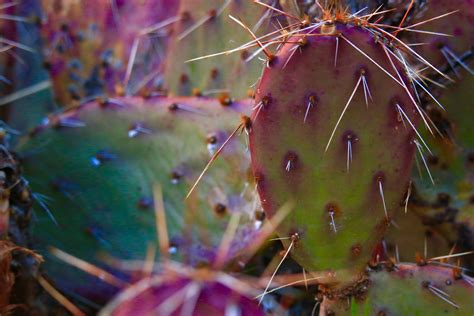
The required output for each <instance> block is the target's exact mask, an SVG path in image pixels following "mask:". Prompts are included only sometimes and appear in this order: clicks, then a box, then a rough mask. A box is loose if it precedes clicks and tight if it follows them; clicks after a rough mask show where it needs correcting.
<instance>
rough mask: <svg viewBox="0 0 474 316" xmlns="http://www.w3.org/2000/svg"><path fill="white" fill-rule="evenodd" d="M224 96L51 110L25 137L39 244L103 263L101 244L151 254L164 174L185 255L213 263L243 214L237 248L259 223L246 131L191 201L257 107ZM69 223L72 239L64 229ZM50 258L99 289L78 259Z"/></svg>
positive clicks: (77, 284)
mask: <svg viewBox="0 0 474 316" xmlns="http://www.w3.org/2000/svg"><path fill="white" fill-rule="evenodd" d="M224 104H225V105H222V104H221V101H219V100H215V99H208V98H194V99H189V98H171V99H168V98H161V97H156V98H151V99H143V98H139V97H126V98H119V99H109V100H105V101H102V102H101V101H92V102H90V103H87V104H84V105H83V106H82V107H80V108H78V109H73V110H71V111H68V112H66V113H64V114H60V115H57V116H51V117H50V118H49V120H48V122H47V125H44V126H41V127H39V128H38V129H36V130H35V131H33V132H32V134H31V137H27V138H26V139H24V140H23V142H22V143H21V144H20V145H19V146H18V151H19V153H20V154H21V156H22V162H23V166H24V169H25V174H26V176H27V177H28V179H29V181H30V183H31V186H32V189H33V190H34V192H35V197H36V198H37V200H38V207H37V208H36V211H37V214H38V221H37V223H35V225H34V227H33V234H34V240H33V241H34V244H35V247H37V248H38V249H41V250H42V251H44V250H45V248H44V247H45V246H48V245H53V246H55V247H57V248H59V249H62V250H65V251H67V252H68V253H72V254H74V255H75V256H77V257H79V258H81V259H84V260H87V261H90V262H92V263H95V264H99V262H98V261H97V256H98V255H99V254H100V253H101V252H102V253H104V252H106V253H108V254H109V255H111V256H115V257H118V258H122V259H141V258H143V257H144V255H145V249H146V247H147V243H149V242H153V241H154V240H155V238H156V232H155V224H154V223H155V220H154V213H153V201H152V197H153V194H152V188H153V185H154V184H156V183H158V184H161V186H162V188H163V196H164V207H165V210H166V212H167V217H168V219H169V220H168V230H169V232H170V238H171V244H172V247H173V252H174V251H175V252H176V253H175V254H174V255H173V258H174V259H175V260H181V261H184V262H186V263H188V264H190V265H200V264H205V263H209V262H210V260H212V259H213V256H214V250H213V249H214V247H215V246H216V242H217V241H218V240H220V237H221V234H222V232H223V230H224V229H225V227H226V223H227V220H228V219H229V217H230V216H231V214H234V213H241V214H242V224H241V228H239V231H241V232H240V233H238V234H241V235H240V236H242V237H241V238H240V239H239V240H238V242H237V244H236V245H234V249H233V250H232V251H231V252H230V254H229V256H232V254H233V252H235V251H237V250H238V249H240V248H241V247H242V246H243V245H245V244H246V243H248V242H249V241H250V240H251V239H252V231H254V230H255V228H258V227H257V226H255V224H254V222H256V221H257V220H256V219H255V215H254V212H255V211H258V210H259V204H258V203H257V201H256V197H255V196H254V194H253V192H252V190H251V189H250V187H251V186H252V184H251V182H249V178H248V177H247V173H248V172H247V171H248V168H249V167H248V164H249V160H248V156H247V155H246V154H245V152H246V151H245V145H244V144H243V139H244V138H242V142H234V143H232V144H231V145H232V147H228V148H226V149H225V150H224V151H223V152H222V153H221V155H222V156H223V159H222V161H219V162H217V163H216V165H215V166H214V168H213V169H212V170H211V173H210V174H209V175H208V176H207V177H205V178H204V179H203V181H202V183H201V184H200V186H199V187H198V191H197V192H196V193H195V194H193V195H192V196H191V197H190V199H189V200H188V201H184V198H185V196H186V193H187V192H188V190H189V188H190V185H191V184H192V182H193V181H194V180H195V178H196V176H197V173H198V172H199V171H200V170H201V168H203V166H204V165H205V164H206V162H207V160H208V159H209V157H210V156H211V155H212V154H213V153H214V152H215V151H216V150H217V149H218V147H219V146H220V145H221V144H222V143H223V142H224V141H225V139H226V138H227V136H228V135H229V133H230V132H231V131H232V129H234V128H235V126H236V125H237V123H238V119H239V115H240V113H245V112H246V111H248V110H247V106H248V103H246V102H237V101H234V102H233V103H232V104H228V103H227V101H226V102H224ZM105 121H107V122H108V123H107V124H104V122H105ZM60 166H61V167H60ZM39 206H42V207H43V210H41V209H40V208H39ZM48 213H49V215H48ZM50 217H51V218H50ZM244 222H246V223H247V224H244ZM191 223H194V225H193V226H192V228H191V229H187V231H183V229H184V227H188V226H189V225H190V224H191ZM65 232H69V233H68V234H69V235H68V238H61V236H63V235H64V233H65ZM45 255H46V254H45ZM48 259H50V260H49V261H48V262H47V263H46V265H45V268H46V269H47V270H48V271H50V274H51V277H52V278H54V280H55V281H57V283H58V285H60V286H59V287H60V288H64V289H66V288H69V289H70V290H72V289H74V291H76V293H82V292H87V291H89V290H90V291H94V290H95V289H94V288H91V287H90V283H87V282H88V281H87V279H83V280H81V277H79V276H78V275H77V273H76V272H74V271H73V270H72V269H71V268H69V267H65V266H64V265H62V264H58V262H57V261H55V260H54V259H52V258H49V257H48ZM71 280H74V281H71ZM71 282H72V284H71Z"/></svg>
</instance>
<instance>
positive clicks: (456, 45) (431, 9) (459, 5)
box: [406, 0, 474, 66]
mask: <svg viewBox="0 0 474 316" xmlns="http://www.w3.org/2000/svg"><path fill="white" fill-rule="evenodd" d="M453 11H457V12H455V13H453V14H451V15H448V16H445V17H443V18H439V19H436V20H433V21H430V22H428V23H425V24H424V25H422V26H420V29H422V30H423V31H428V32H438V33H444V34H448V35H450V36H433V35H431V34H422V33H412V32H408V33H410V35H408V34H406V36H409V37H412V39H411V41H412V42H417V43H427V44H426V45H421V46H418V47H417V48H416V50H417V52H418V53H419V54H421V55H422V56H423V57H425V58H426V59H427V60H428V61H429V62H430V63H432V64H433V65H435V66H442V65H446V64H447V62H448V59H447V58H446V55H448V56H449V54H447V53H443V49H449V50H450V51H451V52H452V53H453V54H455V55H456V56H457V57H458V58H459V57H460V56H462V55H463V54H464V53H465V52H467V51H469V50H471V49H472V44H473V43H474V34H473V32H472V28H473V26H474V23H473V21H474V0H463V1H456V2H451V1H444V0H429V1H428V3H426V4H425V5H424V6H422V7H421V8H420V9H419V10H418V11H417V12H416V14H414V16H413V19H412V20H411V21H410V24H412V25H413V24H416V23H419V22H422V21H426V20H428V19H431V18H434V17H438V16H441V15H443V14H446V13H449V12H453ZM450 60H451V61H452V63H453V64H456V60H455V59H454V58H453V57H451V58H450Z"/></svg>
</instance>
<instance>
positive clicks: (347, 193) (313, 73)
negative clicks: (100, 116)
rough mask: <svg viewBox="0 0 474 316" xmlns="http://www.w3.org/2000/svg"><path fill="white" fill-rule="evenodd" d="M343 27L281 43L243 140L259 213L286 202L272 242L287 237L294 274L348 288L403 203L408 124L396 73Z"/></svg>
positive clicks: (406, 96)
mask: <svg viewBox="0 0 474 316" xmlns="http://www.w3.org/2000/svg"><path fill="white" fill-rule="evenodd" d="M344 22H347V21H344ZM353 23H357V21H352V20H350V21H348V23H344V24H343V23H335V24H330V23H329V22H320V23H317V24H314V27H313V28H311V27H308V28H309V31H307V32H303V31H301V32H299V33H297V34H295V35H294V36H292V37H290V38H289V39H287V42H289V43H290V44H286V45H284V46H283V47H282V48H281V50H280V51H279V52H278V53H277V54H276V55H275V57H274V58H273V59H272V60H270V61H269V65H268V67H267V68H266V69H265V71H264V73H263V76H262V78H261V80H260V83H259V86H258V88H257V96H256V101H255V104H256V106H255V111H254V114H253V123H252V129H251V133H250V149H251V154H252V167H253V171H254V174H255V177H256V181H257V188H258V191H259V194H260V197H261V200H262V206H263V208H264V210H265V212H267V213H268V215H269V216H272V215H273V214H274V212H275V210H277V209H278V208H279V207H281V205H282V204H283V203H285V202H286V201H288V200H294V201H295V208H294V209H295V210H294V212H293V213H292V214H291V215H290V216H289V218H288V220H287V221H286V222H285V223H284V224H283V225H282V226H281V227H280V228H279V229H278V233H279V235H280V237H282V238H289V237H290V236H293V239H288V240H286V245H287V247H291V246H294V248H293V249H292V252H293V257H294V258H295V260H296V261H298V263H300V264H301V265H302V266H303V267H304V268H306V269H308V270H321V269H332V270H335V271H346V273H344V272H341V276H340V280H341V281H343V280H346V281H347V280H350V279H356V278H358V273H357V272H362V271H363V270H364V267H365V264H366V263H367V262H368V261H369V259H370V256H371V254H372V251H373V249H374V247H375V245H376V244H377V243H378V242H379V240H380V238H381V237H382V236H383V233H384V231H385V229H386V227H387V226H388V225H389V224H390V218H391V217H392V216H393V215H394V214H395V212H396V211H397V209H398V208H399V205H400V202H401V201H402V200H403V192H404V191H405V190H406V188H407V185H408V180H409V170H410V167H411V164H412V160H413V158H414V150H415V144H414V141H415V136H414V135H415V133H414V131H413V129H412V128H411V127H410V125H411V126H412V127H413V126H414V125H416V121H417V115H416V114H415V112H416V109H415V106H414V103H413V97H412V95H411V94H412V92H411V91H410V90H409V89H408V88H407V86H406V85H407V82H408V81H407V79H406V78H404V76H403V71H402V70H401V67H400V65H397V66H396V67H397V68H396V70H394V68H393V67H392V65H391V63H392V62H393V65H394V66H395V65H396V62H395V60H394V59H393V58H392V59H389V57H387V56H390V55H389V53H388V52H387V49H388V48H387V47H384V45H383V43H381V42H380V41H379V42H376V41H375V39H374V38H373V36H372V34H371V33H370V32H368V31H365V30H363V29H362V28H359V27H357V26H355V25H353ZM323 60H324V61H325V62H322V61H323ZM308 78H313V79H311V80H308ZM318 78H320V80H318ZM399 80H400V81H399ZM339 123H341V124H340V126H339Z"/></svg>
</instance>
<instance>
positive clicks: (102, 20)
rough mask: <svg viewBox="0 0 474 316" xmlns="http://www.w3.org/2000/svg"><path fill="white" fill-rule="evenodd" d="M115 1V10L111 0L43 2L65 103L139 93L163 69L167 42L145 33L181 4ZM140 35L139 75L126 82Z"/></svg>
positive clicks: (49, 57)
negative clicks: (140, 84)
mask: <svg viewBox="0 0 474 316" xmlns="http://www.w3.org/2000/svg"><path fill="white" fill-rule="evenodd" d="M113 3H114V4H115V7H112V5H111V4H112V2H110V1H107V0H100V1H85V2H84V1H82V2H77V3H74V2H70V1H63V0H61V1H59V2H58V1H52V0H43V8H44V10H45V15H46V22H45V23H44V25H43V26H42V30H41V31H42V35H43V38H44V42H45V44H46V47H45V49H44V54H45V60H46V66H47V68H48V69H49V70H50V74H51V77H52V81H53V88H54V93H55V96H56V100H57V101H58V103H59V104H61V105H70V104H71V102H73V101H77V100H78V99H82V98H84V97H88V96H96V95H101V94H115V93H116V92H117V93H124V92H127V93H129V92H134V93H135V92H137V90H136V89H138V87H137V85H138V84H139V82H141V81H142V80H143V79H144V78H145V77H146V76H147V75H149V74H150V72H156V71H157V70H158V69H159V67H160V63H161V59H162V57H163V55H164V48H163V46H164V45H165V43H166V38H163V37H160V36H154V34H148V35H146V36H143V35H140V32H141V31H143V30H144V29H145V28H147V27H150V26H153V25H156V24H157V23H159V22H162V21H164V20H165V19H166V18H168V17H171V16H173V15H174V14H175V12H176V8H177V3H178V1H172V0H148V1H142V2H140V3H139V4H138V3H136V2H128V1H119V2H113ZM159 31H162V30H159ZM118 37H120V40H117V38H118ZM139 37H140V39H141V40H140V43H139V46H138V49H137V53H136V58H135V59H134V60H135V63H134V67H133V72H132V73H131V76H130V78H129V79H128V82H126V80H125V74H126V71H127V65H128V62H129V57H130V56H131V55H132V51H133V46H134V41H135V39H137V38H139ZM157 76H158V73H157V74H156V76H155V77H157ZM155 77H153V78H151V79H155ZM150 81H152V83H153V84H155V82H153V80H150ZM124 84H127V86H124Z"/></svg>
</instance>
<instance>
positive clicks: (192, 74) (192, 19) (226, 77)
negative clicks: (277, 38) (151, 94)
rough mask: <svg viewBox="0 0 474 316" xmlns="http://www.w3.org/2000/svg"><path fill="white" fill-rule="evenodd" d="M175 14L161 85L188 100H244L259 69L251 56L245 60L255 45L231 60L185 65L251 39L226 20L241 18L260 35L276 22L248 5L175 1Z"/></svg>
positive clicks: (263, 10) (262, 9) (220, 58)
mask: <svg viewBox="0 0 474 316" xmlns="http://www.w3.org/2000/svg"><path fill="white" fill-rule="evenodd" d="M262 2H272V3H275V1H262ZM179 13H180V14H181V17H182V19H181V21H179V22H178V23H176V24H175V25H174V28H173V33H172V38H171V41H172V42H171V43H170V48H169V50H168V52H167V59H166V63H165V68H166V70H165V76H164V81H165V84H166V86H167V87H168V89H169V92H170V93H171V94H174V95H190V94H193V93H201V92H206V91H210V90H211V91H212V90H229V91H228V93H229V94H231V95H232V97H235V98H245V97H247V95H248V91H249V89H250V88H251V86H252V85H253V84H254V83H255V82H256V81H257V80H258V76H259V75H260V73H261V69H262V66H261V61H259V59H258V58H257V57H255V58H253V59H252V60H251V61H246V60H247V59H248V58H249V57H251V55H252V54H253V53H254V52H255V51H256V50H257V49H258V47H255V45H254V46H253V47H249V48H248V49H245V50H241V51H239V52H237V53H234V54H232V55H224V56H218V57H214V58H210V59H203V60H199V61H195V62H190V63H185V62H186V61H187V60H190V59H193V58H197V57H201V56H205V55H210V54H214V53H220V52H224V51H226V50H230V49H234V48H237V47H239V46H241V45H243V44H245V43H248V42H250V41H252V40H253V38H252V36H251V34H250V33H249V32H247V31H246V30H245V29H243V28H242V27H241V26H239V25H238V24H237V23H236V22H235V21H232V20H231V19H230V18H229V15H232V16H233V17H235V18H237V19H241V20H242V22H243V23H244V24H245V25H247V26H248V27H249V28H250V29H253V30H254V32H255V34H256V35H257V36H260V35H262V34H266V33H268V32H271V31H274V28H273V24H274V23H275V24H276V25H278V22H277V19H276V18H273V13H274V12H273V11H272V10H270V9H267V8H265V7H263V6H259V5H256V4H254V3H253V2H252V1H237V0H227V1H221V0H212V1H210V0H205V1H195V0H186V1H181V4H180V8H179ZM281 23H284V22H283V20H282V21H281ZM193 90H194V91H193Z"/></svg>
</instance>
